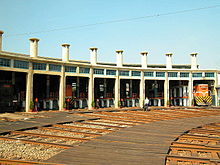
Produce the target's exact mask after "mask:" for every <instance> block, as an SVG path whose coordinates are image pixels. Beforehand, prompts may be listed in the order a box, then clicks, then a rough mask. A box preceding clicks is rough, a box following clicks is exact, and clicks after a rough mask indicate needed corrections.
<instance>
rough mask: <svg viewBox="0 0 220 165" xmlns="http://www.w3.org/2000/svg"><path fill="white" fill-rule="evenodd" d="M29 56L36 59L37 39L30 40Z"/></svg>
mask: <svg viewBox="0 0 220 165" xmlns="http://www.w3.org/2000/svg"><path fill="white" fill-rule="evenodd" d="M29 40H30V56H31V57H37V56H38V42H39V39H37V38H30V39H29Z"/></svg>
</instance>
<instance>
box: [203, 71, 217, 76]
mask: <svg viewBox="0 0 220 165" xmlns="http://www.w3.org/2000/svg"><path fill="white" fill-rule="evenodd" d="M205 77H215V73H214V72H207V73H205Z"/></svg>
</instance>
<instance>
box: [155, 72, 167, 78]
mask: <svg viewBox="0 0 220 165" xmlns="http://www.w3.org/2000/svg"><path fill="white" fill-rule="evenodd" d="M156 77H165V72H156Z"/></svg>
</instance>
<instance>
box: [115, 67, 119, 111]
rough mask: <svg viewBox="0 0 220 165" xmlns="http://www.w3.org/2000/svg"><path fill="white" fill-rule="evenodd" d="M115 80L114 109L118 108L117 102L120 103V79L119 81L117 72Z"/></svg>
mask: <svg viewBox="0 0 220 165" xmlns="http://www.w3.org/2000/svg"><path fill="white" fill-rule="evenodd" d="M116 76H117V77H116V79H115V108H119V101H120V79H119V71H118V70H117V72H116Z"/></svg>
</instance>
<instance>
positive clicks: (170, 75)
mask: <svg viewBox="0 0 220 165" xmlns="http://www.w3.org/2000/svg"><path fill="white" fill-rule="evenodd" d="M168 77H177V72H168Z"/></svg>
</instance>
